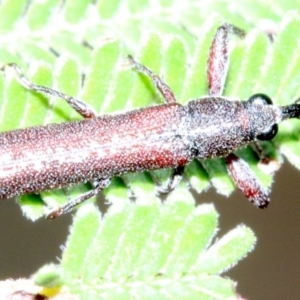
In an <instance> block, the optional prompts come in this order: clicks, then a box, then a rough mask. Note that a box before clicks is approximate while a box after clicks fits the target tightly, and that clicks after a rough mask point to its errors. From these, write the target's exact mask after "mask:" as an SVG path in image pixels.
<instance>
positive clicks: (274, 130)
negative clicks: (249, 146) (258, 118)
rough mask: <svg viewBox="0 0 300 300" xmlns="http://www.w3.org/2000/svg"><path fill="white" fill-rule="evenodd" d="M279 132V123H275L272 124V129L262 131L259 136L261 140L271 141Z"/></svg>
mask: <svg viewBox="0 0 300 300" xmlns="http://www.w3.org/2000/svg"><path fill="white" fill-rule="evenodd" d="M277 132H278V125H277V124H274V125H272V126H271V128H270V130H268V131H267V132H264V133H261V134H260V135H258V136H257V138H258V139H259V140H261V141H270V140H272V139H273V138H274V137H275V135H276V134H277Z"/></svg>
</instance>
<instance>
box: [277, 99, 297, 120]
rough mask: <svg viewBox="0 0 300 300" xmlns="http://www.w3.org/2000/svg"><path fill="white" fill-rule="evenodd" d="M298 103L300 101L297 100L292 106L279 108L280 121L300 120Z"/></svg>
mask: <svg viewBox="0 0 300 300" xmlns="http://www.w3.org/2000/svg"><path fill="white" fill-rule="evenodd" d="M298 102H300V99H298V100H297V101H296V102H295V103H294V104H291V105H287V106H281V107H280V110H281V113H282V120H286V119H291V118H300V103H298Z"/></svg>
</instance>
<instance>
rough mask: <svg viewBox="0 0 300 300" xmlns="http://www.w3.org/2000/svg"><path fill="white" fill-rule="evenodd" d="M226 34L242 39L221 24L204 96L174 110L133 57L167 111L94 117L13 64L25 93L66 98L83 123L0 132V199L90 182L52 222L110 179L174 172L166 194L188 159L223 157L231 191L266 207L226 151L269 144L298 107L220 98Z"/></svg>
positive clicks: (164, 90)
mask: <svg viewBox="0 0 300 300" xmlns="http://www.w3.org/2000/svg"><path fill="white" fill-rule="evenodd" d="M230 31H233V32H235V33H237V34H239V35H242V34H243V32H241V31H240V30H239V29H237V28H235V27H233V26H231V25H228V24H224V25H223V26H221V27H219V29H218V31H217V33H216V35H215V38H214V40H213V43H212V46H211V49H210V54H209V59H208V68H207V78H208V83H209V96H205V97H202V98H200V99H197V100H193V101H190V102H189V103H188V104H186V105H180V104H178V103H177V102H176V99H175V96H174V95H173V93H172V91H171V89H170V88H169V87H168V86H167V85H166V84H165V83H164V82H163V81H162V80H161V79H160V78H159V77H158V76H156V75H155V74H153V73H152V72H151V71H150V70H148V69H147V68H146V67H144V66H142V65H140V64H138V63H137V62H135V61H134V60H133V58H131V57H129V60H130V61H131V63H132V64H133V65H134V66H135V67H136V68H137V69H138V70H139V71H141V72H142V73H144V74H146V75H148V76H150V78H151V79H152V81H153V82H154V84H155V85H156V87H157V88H158V89H159V90H160V92H161V94H162V95H163V97H164V99H165V101H166V104H162V105H157V106H152V107H147V108H142V109H137V110H133V111H130V112H126V113H123V114H118V115H110V116H100V117H97V116H96V115H95V113H94V112H93V109H92V108H90V107H88V106H87V105H86V104H85V103H84V102H82V101H80V100H78V99H75V98H72V97H69V96H67V95H65V94H62V93H60V92H57V91H55V90H53V89H51V88H46V87H42V86H38V85H35V84H33V83H31V82H30V81H29V80H28V79H27V78H26V77H24V75H23V74H22V73H21V71H20V69H18V67H17V66H16V65H14V64H11V65H10V66H11V67H13V68H14V69H15V71H16V72H17V73H18V75H19V78H18V79H19V80H20V82H21V84H23V85H24V86H25V87H27V88H29V89H32V90H35V91H37V92H42V93H45V94H49V95H52V96H56V97H61V98H63V99H65V100H66V101H67V102H68V103H69V105H70V106H71V107H73V108H74V109H75V110H76V111H77V112H79V113H80V114H81V115H82V116H83V117H84V118H86V119H85V120H83V121H76V122H67V123H62V124H52V125H46V126H39V127H32V128H27V129H20V130H15V131H11V132H5V133H1V134H0V198H11V197H13V196H18V195H22V194H28V193H39V192H41V191H44V190H50V189H55V188H61V187H67V186H70V185H74V184H77V183H81V182H86V181H92V182H93V186H94V187H93V189H92V190H91V191H89V192H87V193H85V194H83V195H81V196H80V197H78V198H77V199H73V200H71V201H69V202H68V203H67V204H66V205H64V206H62V207H60V208H59V209H57V210H55V211H53V212H52V213H51V214H50V215H49V216H48V217H50V218H54V217H57V216H59V215H60V214H62V213H64V212H67V211H69V210H70V209H72V208H73V207H74V206H75V205H77V204H79V203H81V202H82V201H84V200H86V199H88V198H90V197H92V196H94V195H96V194H97V193H98V192H99V191H100V190H102V189H103V188H105V187H106V186H107V185H108V184H109V182H110V179H111V178H112V177H114V176H118V175H122V174H124V173H127V172H139V171H146V170H157V169H161V168H175V169H174V173H173V175H172V177H171V179H170V181H169V183H168V186H167V189H166V190H167V191H169V190H172V189H173V188H174V187H175V186H176V185H177V184H178V182H179V180H180V178H181V175H182V173H183V168H184V166H185V165H186V164H188V163H189V162H190V161H191V160H193V159H194V158H197V159H207V158H214V157H225V161H226V164H227V167H228V171H229V174H230V175H231V176H232V179H233V180H234V182H235V183H236V185H237V187H238V188H239V189H240V190H241V191H242V192H243V193H244V194H245V195H246V197H247V198H248V199H249V200H250V201H251V202H253V203H254V204H255V205H256V206H258V207H261V208H263V207H266V206H267V204H268V203H269V197H268V191H265V190H264V189H263V188H262V187H261V186H260V184H259V182H258V181H257V180H256V178H255V176H254V174H253V173H252V172H251V171H250V169H249V168H248V166H247V165H246V164H245V162H243V161H242V160H241V159H240V158H238V157H237V156H235V155H234V154H233V153H232V152H233V151H235V150H236V149H238V148H241V147H244V146H246V145H248V144H249V143H251V142H254V141H256V140H270V139H272V138H273V137H274V136H275V135H276V133H277V124H278V123H279V122H281V121H282V120H285V119H288V118H295V117H296V118H299V116H300V104H292V105H288V106H283V107H277V106H274V105H272V102H271V100H270V99H269V98H268V97H267V96H265V95H262V94H257V95H254V96H252V97H250V98H249V99H248V100H247V101H229V100H227V99H225V98H223V97H221V96H220V95H221V92H222V88H223V83H224V78H225V75H226V69H227V68H226V64H227V61H228V53H227V52H228V45H227V43H228V41H227V40H228V33H229V32H230Z"/></svg>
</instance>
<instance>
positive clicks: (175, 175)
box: [157, 167, 184, 194]
mask: <svg viewBox="0 0 300 300" xmlns="http://www.w3.org/2000/svg"><path fill="white" fill-rule="evenodd" d="M183 173H184V167H177V168H175V169H173V171H172V174H171V177H170V178H169V180H168V183H167V185H166V186H158V187H157V192H158V193H159V194H167V193H169V192H171V191H172V190H174V189H175V188H176V187H177V186H178V184H179V183H180V181H181V179H182V176H183Z"/></svg>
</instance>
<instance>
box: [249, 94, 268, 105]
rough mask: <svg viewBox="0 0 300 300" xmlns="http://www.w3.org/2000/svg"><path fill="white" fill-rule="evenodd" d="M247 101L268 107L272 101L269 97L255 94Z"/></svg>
mask: <svg viewBox="0 0 300 300" xmlns="http://www.w3.org/2000/svg"><path fill="white" fill-rule="evenodd" d="M248 101H249V102H250V103H255V104H262V105H270V104H273V102H272V100H271V98H270V97H268V96H267V95H264V94H255V95H253V96H251V97H250V98H249V99H248Z"/></svg>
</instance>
